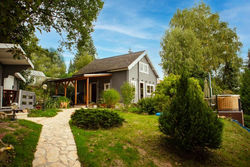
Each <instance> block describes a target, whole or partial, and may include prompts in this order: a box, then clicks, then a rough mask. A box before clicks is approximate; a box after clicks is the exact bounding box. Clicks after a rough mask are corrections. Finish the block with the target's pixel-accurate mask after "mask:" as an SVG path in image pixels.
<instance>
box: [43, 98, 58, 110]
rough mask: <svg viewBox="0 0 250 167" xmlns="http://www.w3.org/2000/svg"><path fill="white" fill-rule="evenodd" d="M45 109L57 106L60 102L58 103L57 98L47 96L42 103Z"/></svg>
mask: <svg viewBox="0 0 250 167" xmlns="http://www.w3.org/2000/svg"><path fill="white" fill-rule="evenodd" d="M44 107H45V109H51V108H59V107H60V104H59V103H58V100H57V98H51V97H49V98H48V99H47V100H46V101H45V103H44Z"/></svg>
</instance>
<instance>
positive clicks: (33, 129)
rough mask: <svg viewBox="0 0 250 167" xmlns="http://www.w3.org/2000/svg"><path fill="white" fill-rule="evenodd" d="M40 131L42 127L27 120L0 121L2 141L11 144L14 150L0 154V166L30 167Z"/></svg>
mask: <svg viewBox="0 0 250 167" xmlns="http://www.w3.org/2000/svg"><path fill="white" fill-rule="evenodd" d="M41 129H42V125H39V124H36V123H33V122H30V121H27V120H17V121H6V120H5V121H1V122H0V134H1V138H2V137H3V138H2V141H3V142H4V143H6V144H12V145H13V146H14V150H11V151H5V152H4V153H2V154H1V156H0V166H13V167H17V166H18V167H19V166H20V167H29V166H30V167H31V166H32V161H33V159H34V153H35V151H36V145H37V143H38V140H39V137H40V132H41ZM1 147H2V145H1Z"/></svg>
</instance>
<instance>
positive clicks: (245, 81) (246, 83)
mask: <svg viewBox="0 0 250 167" xmlns="http://www.w3.org/2000/svg"><path fill="white" fill-rule="evenodd" d="M240 99H241V103H242V109H243V112H244V113H245V114H248V115H250V69H245V72H244V74H243V76H242V81H241V87H240Z"/></svg>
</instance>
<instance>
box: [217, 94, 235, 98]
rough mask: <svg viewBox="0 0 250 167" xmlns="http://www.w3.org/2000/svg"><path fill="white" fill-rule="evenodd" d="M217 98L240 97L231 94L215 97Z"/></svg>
mask: <svg viewBox="0 0 250 167" xmlns="http://www.w3.org/2000/svg"><path fill="white" fill-rule="evenodd" d="M217 96H218V97H240V95H231V94H224V95H217Z"/></svg>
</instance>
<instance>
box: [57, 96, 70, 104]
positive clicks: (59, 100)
mask: <svg viewBox="0 0 250 167" xmlns="http://www.w3.org/2000/svg"><path fill="white" fill-rule="evenodd" d="M57 101H58V102H59V103H60V102H67V103H69V102H70V99H69V98H67V97H65V96H60V97H58V98H57Z"/></svg>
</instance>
